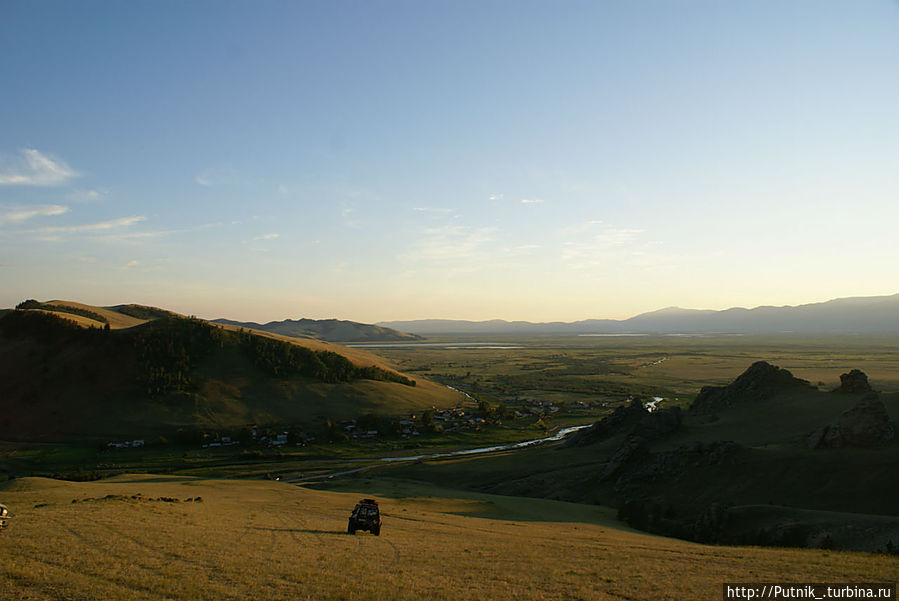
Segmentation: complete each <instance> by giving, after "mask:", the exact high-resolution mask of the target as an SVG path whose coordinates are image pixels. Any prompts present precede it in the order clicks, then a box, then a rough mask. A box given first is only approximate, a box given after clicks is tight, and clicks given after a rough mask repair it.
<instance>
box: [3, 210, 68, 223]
mask: <svg viewBox="0 0 899 601" xmlns="http://www.w3.org/2000/svg"><path fill="white" fill-rule="evenodd" d="M68 211H69V207H65V206H63V205H42V206H37V207H28V208H20V209H9V210H7V211H6V212H4V213H0V225H4V224H7V223H21V222H23V221H27V220H28V219H31V218H32V217H51V216H53V215H62V214H63V213H67V212H68Z"/></svg>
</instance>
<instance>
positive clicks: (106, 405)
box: [0, 303, 459, 441]
mask: <svg viewBox="0 0 899 601" xmlns="http://www.w3.org/2000/svg"><path fill="white" fill-rule="evenodd" d="M47 306H48V305H44V306H41V307H39V308H37V309H32V310H25V311H21V310H20V311H12V312H9V313H7V314H6V315H5V316H4V317H3V318H2V319H0V398H2V403H3V411H2V415H0V438H2V439H6V440H56V441H65V440H72V441H74V440H83V439H90V438H93V439H106V440H109V439H111V438H116V437H117V438H128V437H132V438H144V439H153V438H155V437H156V436H160V435H163V436H170V435H171V434H172V432H173V431H174V430H175V429H177V428H182V427H186V428H213V429H227V428H239V427H242V426H244V425H246V424H250V423H258V424H260V425H264V424H299V425H301V426H304V427H308V428H310V429H315V428H318V427H324V424H325V423H326V422H327V420H335V419H345V418H352V417H356V416H358V415H360V414H363V413H384V414H401V413H406V412H408V411H414V410H418V409H420V408H429V407H431V406H450V405H453V404H454V403H455V402H456V401H457V400H458V398H459V397H458V394H457V393H454V392H453V391H450V390H449V389H447V388H445V387H441V386H438V385H436V384H434V383H432V382H428V381H426V380H425V379H424V378H416V379H415V380H413V379H411V378H408V377H407V376H405V375H403V374H400V373H398V372H396V371H395V370H393V369H391V368H390V366H389V365H387V364H386V363H385V362H384V361H383V360H381V359H378V358H376V357H374V356H372V355H368V354H367V353H365V352H364V351H361V350H358V349H352V350H350V349H347V352H345V353H344V352H343V351H344V349H343V347H340V346H337V345H332V344H328V343H320V342H314V341H313V342H312V343H310V344H301V343H300V342H299V341H297V340H296V339H291V338H283V337H277V336H272V335H265V336H262V335H257V334H256V333H253V332H249V331H243V332H240V331H232V330H228V329H223V328H219V327H216V326H212V325H209V324H207V323H206V322H202V321H200V320H195V319H186V318H179V317H171V316H169V317H164V318H159V317H157V318H155V319H153V320H151V321H148V320H147V319H146V318H148V317H154V316H156V315H159V316H161V315H165V314H166V313H155V315H154V312H159V311H160V310H153V309H150V308H146V307H138V308H137V309H136V310H135V309H134V307H135V306H127V307H126V308H125V310H127V311H129V312H131V313H134V314H136V315H137V317H135V316H133V315H122V314H119V313H117V312H116V311H112V310H111V309H107V310H102V309H100V308H96V307H87V308H84V307H86V306H82V307H76V309H78V311H79V313H78V314H75V313H69V312H48V310H47V308H46V307H47ZM49 306H53V305H52V304H51V305H49ZM67 306H74V305H73V304H72V303H67ZM119 310H122V307H119ZM90 312H94V313H96V317H99V318H105V319H107V320H108V321H107V323H110V324H111V323H118V324H120V325H121V324H123V323H128V319H136V320H139V321H140V320H143V321H140V323H139V324H138V325H136V326H132V327H128V328H125V327H119V328H117V329H112V328H110V329H109V330H106V329H103V328H98V327H88V328H85V327H83V326H84V325H85V324H84V323H83V321H84V320H93V321H95V322H97V323H101V322H99V320H98V319H94V318H91V317H90V316H89V315H87V314H88V313H90ZM115 315H121V317H122V319H119V318H116V317H115ZM125 318H128V319H125ZM116 320H118V321H116ZM88 325H93V324H88ZM79 326H81V327H79Z"/></svg>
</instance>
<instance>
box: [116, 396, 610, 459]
mask: <svg viewBox="0 0 899 601" xmlns="http://www.w3.org/2000/svg"><path fill="white" fill-rule="evenodd" d="M466 396H467V397H468V398H470V399H471V401H472V402H471V403H469V404H467V405H459V406H456V407H453V408H449V409H437V408H431V409H428V410H426V411H422V412H417V413H412V414H408V415H405V416H401V417H390V416H379V415H363V416H360V417H359V418H356V419H347V420H340V421H337V422H334V423H332V422H328V428H327V431H326V432H324V433H318V434H319V435H318V436H316V435H315V434H312V433H310V432H307V431H305V430H303V429H298V428H293V429H288V430H284V429H277V428H276V429H272V428H266V427H261V426H258V425H256V424H248V425H246V426H244V427H243V428H241V429H240V430H239V431H236V432H231V433H230V434H224V433H219V432H215V431H197V432H191V433H187V434H189V436H187V435H185V434H186V433H183V432H181V431H179V433H178V434H177V435H176V436H175V437H174V439H175V442H176V443H177V442H181V443H186V446H194V445H196V446H197V447H199V448H202V449H216V448H222V447H232V446H237V445H241V444H242V445H244V446H245V447H248V446H254V447H263V448H282V447H286V446H298V447H303V446H307V445H309V444H312V443H314V442H316V441H317V440H320V438H322V437H324V438H326V439H327V440H328V441H330V442H339V441H364V440H372V439H380V438H399V439H411V438H415V437H418V436H422V435H423V434H432V435H433V434H444V433H446V434H449V433H456V432H469V431H474V432H478V431H481V430H482V429H483V428H485V427H488V426H501V425H502V424H503V421H504V420H506V421H514V420H526V419H533V420H535V421H539V420H548V419H549V418H551V417H552V416H554V415H556V414H558V413H559V412H560V411H563V410H567V411H578V412H580V411H585V412H586V411H590V410H596V409H602V408H606V407H608V406H609V405H610V403H608V402H606V401H591V402H586V401H569V402H568V403H557V402H552V401H541V400H538V399H534V398H528V397H520V396H506V397H505V398H503V400H502V402H500V403H498V404H490V403H487V402H485V401H481V400H478V399H475V398H474V397H470V396H468V395H466ZM541 423H542V422H541ZM160 438H161V437H160ZM167 442H168V440H167V439H157V441H156V444H165V443H167ZM146 445H147V439H133V440H124V441H111V442H108V443H107V444H106V449H107V450H124V449H138V448H142V447H144V446H146Z"/></svg>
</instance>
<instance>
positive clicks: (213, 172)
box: [194, 163, 249, 187]
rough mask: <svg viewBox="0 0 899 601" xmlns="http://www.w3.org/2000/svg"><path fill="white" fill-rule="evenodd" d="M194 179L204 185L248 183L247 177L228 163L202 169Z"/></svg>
mask: <svg viewBox="0 0 899 601" xmlns="http://www.w3.org/2000/svg"><path fill="white" fill-rule="evenodd" d="M194 181H195V182H197V183H198V184H200V185H201V186H206V187H209V186H220V185H225V184H244V183H249V182H248V179H247V178H246V177H245V176H243V175H241V174H240V173H238V172H237V171H236V170H235V169H234V167H232V166H231V165H230V164H229V163H226V164H224V165H221V166H219V167H210V168H208V169H204V170H203V171H201V172H199V173H198V174H197V175H195V176H194Z"/></svg>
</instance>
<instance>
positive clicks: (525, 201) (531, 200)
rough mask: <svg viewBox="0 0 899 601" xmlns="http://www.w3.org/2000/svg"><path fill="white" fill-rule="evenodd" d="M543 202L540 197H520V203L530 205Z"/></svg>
mask: <svg viewBox="0 0 899 601" xmlns="http://www.w3.org/2000/svg"><path fill="white" fill-rule="evenodd" d="M542 202H543V199H542V198H522V199H521V204H525V205H532V204H541V203H542Z"/></svg>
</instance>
